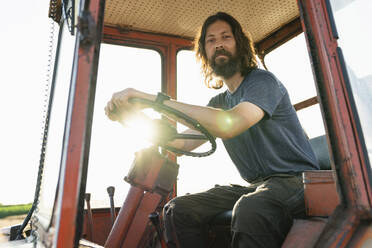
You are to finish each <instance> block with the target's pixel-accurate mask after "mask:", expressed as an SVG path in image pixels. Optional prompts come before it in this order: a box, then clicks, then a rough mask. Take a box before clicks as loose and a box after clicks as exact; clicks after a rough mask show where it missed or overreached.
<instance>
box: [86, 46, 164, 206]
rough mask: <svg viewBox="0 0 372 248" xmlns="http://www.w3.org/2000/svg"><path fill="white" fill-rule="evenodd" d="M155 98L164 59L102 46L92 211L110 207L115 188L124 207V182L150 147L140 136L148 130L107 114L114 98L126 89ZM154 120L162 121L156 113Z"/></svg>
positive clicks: (91, 183)
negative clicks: (109, 189) (136, 158)
mask: <svg viewBox="0 0 372 248" xmlns="http://www.w3.org/2000/svg"><path fill="white" fill-rule="evenodd" d="M128 87H131V88H135V89H138V90H141V91H144V92H147V93H152V94H156V93H157V92H158V91H160V90H161V58H160V55H159V53H157V52H156V51H153V50H148V49H139V48H130V47H124V46H117V45H109V44H102V45H101V50H100V60H99V67H98V77H97V90H96V98H95V102H94V113H93V126H92V136H91V146H90V155H89V169H88V180H87V189H86V192H87V193H91V205H92V207H93V208H97V207H108V206H110V201H109V196H108V193H107V187H109V186H114V187H115V197H114V202H115V205H116V206H121V205H122V204H123V202H124V200H125V197H126V194H127V191H128V189H129V187H130V185H129V184H128V183H127V182H125V181H124V177H125V176H126V175H127V173H128V171H129V168H130V166H131V164H132V162H133V160H134V155H135V152H136V151H139V150H141V149H143V148H145V147H148V146H150V145H151V144H150V143H149V142H147V141H146V140H145V139H144V137H143V136H141V134H142V132H143V131H147V130H145V129H146V128H145V127H143V128H141V127H139V128H133V127H132V128H128V127H123V126H122V125H121V124H120V123H118V122H113V121H110V120H109V119H108V118H107V117H106V115H105V112H104V108H105V106H106V104H107V102H108V101H109V100H110V99H111V97H112V94H113V93H115V92H117V91H120V90H123V89H125V88H128ZM147 114H150V117H151V118H156V117H157V118H159V117H158V116H156V115H155V114H153V113H147Z"/></svg>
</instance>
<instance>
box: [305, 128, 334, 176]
mask: <svg viewBox="0 0 372 248" xmlns="http://www.w3.org/2000/svg"><path fill="white" fill-rule="evenodd" d="M309 141H310V145H311V147H312V148H313V151H314V153H315V156H316V158H317V160H318V163H319V166H320V169H321V170H331V169H332V168H331V159H330V157H329V150H328V144H327V138H326V136H325V135H321V136H318V137H315V138H312V139H310V140H309Z"/></svg>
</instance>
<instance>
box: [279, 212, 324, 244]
mask: <svg viewBox="0 0 372 248" xmlns="http://www.w3.org/2000/svg"><path fill="white" fill-rule="evenodd" d="M327 221H328V220H327V218H315V217H313V218H310V219H306V220H304V219H295V220H294V222H293V226H292V228H291V230H290V231H289V233H288V235H287V237H286V239H285V241H284V243H283V245H282V248H313V247H314V246H315V243H316V241H317V240H318V238H319V235H320V234H321V232H322V230H323V228H324V227H325V225H326V223H327Z"/></svg>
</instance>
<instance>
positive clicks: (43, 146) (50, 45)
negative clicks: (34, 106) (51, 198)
mask: <svg viewBox="0 0 372 248" xmlns="http://www.w3.org/2000/svg"><path fill="white" fill-rule="evenodd" d="M57 1H58V0H51V2H50V5H51V6H50V15H49V17H50V18H51V19H50V32H49V41H48V65H47V72H46V84H45V91H44V93H45V95H44V97H45V99H44V106H43V108H44V109H43V122H42V144H41V152H40V160H39V168H38V174H37V181H36V189H35V195H34V201H33V203H32V207H31V209H30V211H29V212H28V214H27V216H26V218H25V219H24V221H23V223H22V226H21V228H20V229H19V230H18V233H17V238H16V239H22V238H23V235H22V233H23V230H24V229H25V227H26V225H27V224H28V222H29V221H30V219H31V217H32V220H31V226H32V228H31V229H32V231H31V236H32V240H33V241H34V242H36V240H37V239H38V238H37V237H38V234H37V230H36V228H37V225H36V223H37V222H38V219H37V217H36V216H35V215H33V213H34V212H36V213H37V211H38V204H39V196H40V190H41V183H42V176H43V171H44V162H45V151H46V145H47V140H48V125H49V116H50V107H51V106H49V104H48V103H49V100H50V84H51V79H52V76H51V74H52V62H53V61H52V60H53V50H54V34H55V22H54V18H55V17H56V14H57Z"/></svg>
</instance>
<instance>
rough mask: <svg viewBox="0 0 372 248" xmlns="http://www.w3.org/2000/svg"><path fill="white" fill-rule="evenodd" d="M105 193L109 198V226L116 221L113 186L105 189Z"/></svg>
mask: <svg viewBox="0 0 372 248" xmlns="http://www.w3.org/2000/svg"><path fill="white" fill-rule="evenodd" d="M107 193H108V195H109V197H110V210H111V224H112V225H114V222H115V219H116V213H115V204H114V194H115V187H114V186H109V187H107Z"/></svg>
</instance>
